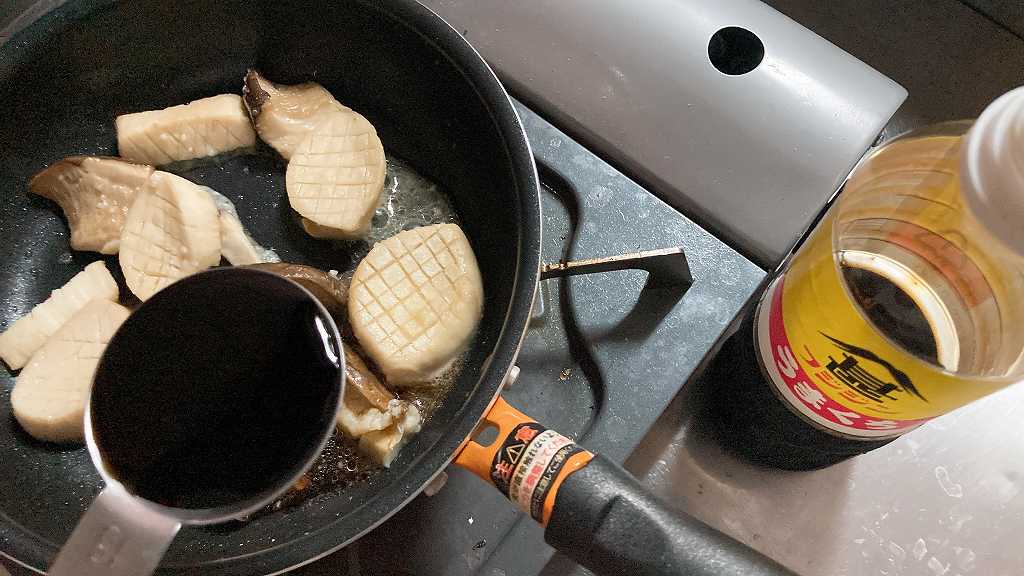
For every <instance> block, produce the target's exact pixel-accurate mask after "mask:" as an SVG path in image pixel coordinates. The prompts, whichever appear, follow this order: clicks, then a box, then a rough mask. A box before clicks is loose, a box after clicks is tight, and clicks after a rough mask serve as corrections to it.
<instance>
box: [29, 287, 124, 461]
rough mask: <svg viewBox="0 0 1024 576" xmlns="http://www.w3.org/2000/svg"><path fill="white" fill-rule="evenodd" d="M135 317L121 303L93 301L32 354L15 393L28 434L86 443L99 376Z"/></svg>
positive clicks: (55, 440)
mask: <svg viewBox="0 0 1024 576" xmlns="http://www.w3.org/2000/svg"><path fill="white" fill-rule="evenodd" d="M130 313H131V312H129V310H128V309H127V308H125V307H124V306H121V305H120V304H117V303H115V302H111V301H109V300H93V301H91V302H89V303H88V304H86V305H85V307H83V308H82V309H81V310H79V311H78V312H77V313H76V314H75V315H74V316H72V317H71V319H70V320H68V321H67V322H66V323H65V324H64V325H63V326H61V328H60V329H59V330H57V332H56V333H54V335H53V336H51V337H50V339H49V340H47V341H46V344H44V345H43V347H42V348H40V349H39V350H38V351H37V352H36V353H35V354H34V355H33V356H32V359H31V360H30V361H29V363H28V365H27V366H25V369H24V370H22V371H21V374H19V375H18V380H17V382H16V383H15V385H14V390H13V391H12V392H11V409H12V411H13V413H14V417H15V419H17V420H18V423H19V424H21V427H22V428H24V429H25V431H26V432H28V433H29V434H31V435H32V436H34V437H35V438H37V439H39V440H44V441H50V442H76V441H77V442H81V441H82V439H83V438H84V426H83V424H84V412H85V405H86V403H87V402H88V401H89V391H90V389H91V388H92V377H93V374H94V373H95V372H96V366H97V364H98V363H99V360H100V356H101V355H102V354H103V350H104V349H105V348H106V347H107V343H108V342H110V338H111V337H112V336H113V335H114V332H116V331H117V329H118V327H119V326H121V323H122V322H124V321H125V319H126V318H128V315H129V314H130Z"/></svg>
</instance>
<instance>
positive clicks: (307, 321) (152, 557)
mask: <svg viewBox="0 0 1024 576" xmlns="http://www.w3.org/2000/svg"><path fill="white" fill-rule="evenodd" d="M343 373H344V355H343V354H342V351H341V339H340V336H339V335H338V330H337V328H336V326H335V324H334V322H333V321H332V320H331V317H330V315H329V314H328V313H327V311H326V310H325V309H324V307H323V306H322V305H321V304H320V303H319V302H318V301H317V300H316V299H315V298H314V297H313V296H312V295H311V294H310V293H309V292H308V291H306V290H305V289H304V288H302V287H301V286H299V285H298V284H295V283H294V282H292V281H290V280H288V279H285V278H282V277H280V276H277V275H275V274H270V273H267V272H263V271H260V270H252V269H243V268H220V269H215V270H210V271H207V272H203V273H200V274H196V275H194V276H190V277H188V278H185V279H183V280H181V281H179V282H176V283H175V284H172V285H170V286H168V287H167V288H165V289H164V290H161V291H160V292H158V293H157V294H155V295H154V296H153V297H152V298H150V299H149V300H148V301H146V302H145V303H144V304H143V305H142V306H141V307H140V308H139V309H138V310H136V311H135V312H134V313H133V314H132V315H131V316H130V317H129V318H128V320H127V321H125V323H124V324H123V325H122V326H121V328H120V329H119V330H118V332H117V333H116V334H115V335H114V337H113V339H111V341H110V344H109V345H108V347H107V349H106V351H105V353H104V355H103V357H102V359H101V360H100V363H99V366H98V368H97V371H96V376H95V379H94V383H93V390H92V396H91V399H90V403H89V406H88V409H87V413H86V443H87V445H88V448H89V452H90V455H91V456H92V459H93V462H94V464H95V465H96V466H97V468H98V469H99V471H100V474H101V476H102V477H103V478H104V480H105V481H106V483H107V487H106V488H105V489H104V491H103V492H102V493H101V494H100V495H99V497H97V500H96V501H95V502H94V503H93V505H92V507H91V508H90V509H89V511H88V512H87V513H86V515H85V516H84V517H83V518H82V520H81V521H80V522H79V524H78V527H77V528H76V529H75V532H74V533H73V534H72V536H71V538H70V540H69V541H68V542H67V543H66V544H65V546H64V547H63V548H62V550H61V552H60V554H59V555H58V557H57V559H56V561H55V562H54V565H53V566H52V567H51V569H50V572H49V573H50V574H51V575H61V574H76V575H92V574H97V575H98V574H115V575H117V574H148V573H150V572H151V571H152V570H153V569H155V568H156V565H157V564H158V563H159V560H160V556H162V554H163V552H164V551H165V550H166V547H167V546H168V545H169V544H170V541H171V540H172V539H173V537H174V534H175V533H176V532H177V531H178V529H179V528H180V526H181V525H182V524H183V523H191V524H209V523H216V522H223V521H226V520H230V519H232V518H237V517H239V516H242V515H245V514H248V513H251V512H253V511H255V510H257V509H259V508H260V507H262V506H264V505H266V504H267V503H268V502H271V501H272V500H273V499H274V498H276V497H277V496H279V495H280V494H281V493H283V492H284V491H285V490H287V489H288V487H289V486H291V485H292V484H293V483H295V481H296V480H297V479H298V478H299V477H300V476H301V475H302V474H303V473H304V472H305V471H306V469H307V468H308V467H309V466H310V464H311V463H312V462H313V461H314V459H315V458H316V457H317V455H318V454H319V453H320V451H321V449H322V448H323V446H324V444H325V443H326V441H327V439H328V438H329V436H330V434H331V431H332V430H333V427H334V419H335V415H336V413H337V409H338V403H339V401H340V398H341V393H342V386H343V377H342V375H343Z"/></svg>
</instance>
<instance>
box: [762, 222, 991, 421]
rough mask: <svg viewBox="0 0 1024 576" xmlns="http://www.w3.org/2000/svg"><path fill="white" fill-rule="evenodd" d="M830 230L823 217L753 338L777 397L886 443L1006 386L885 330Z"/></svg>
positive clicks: (770, 299)
mask: <svg viewBox="0 0 1024 576" xmlns="http://www.w3.org/2000/svg"><path fill="white" fill-rule="evenodd" d="M831 225H832V218H830V217H826V218H825V220H824V221H823V222H822V223H821V225H820V226H819V228H818V230H816V231H815V233H814V234H813V235H812V236H811V237H810V238H809V239H808V241H807V244H805V245H804V246H803V247H802V248H801V250H800V252H799V253H798V254H797V255H796V256H795V257H794V259H793V261H792V262H791V264H790V267H789V268H788V269H787V271H786V272H785V273H784V274H783V275H782V276H780V277H779V278H777V279H776V280H775V281H774V282H773V283H772V285H771V286H770V287H769V288H768V290H767V291H766V293H765V295H764V297H763V299H762V301H761V304H760V306H759V308H758V312H757V322H756V323H755V326H756V328H755V330H756V334H755V341H756V342H757V345H758V348H759V351H760V354H761V358H762V364H763V366H764V369H765V372H766V373H767V375H768V376H769V378H770V380H771V382H772V383H773V384H774V385H775V389H776V391H777V393H778V395H779V396H781V397H782V398H784V399H785V400H787V401H788V403H789V404H790V405H791V406H792V407H793V408H794V409H796V410H797V411H798V413H800V414H801V415H803V416H804V417H805V418H806V419H808V420H810V421H811V422H813V423H814V424H816V425H818V426H820V427H823V428H826V429H829V430H832V431H835V432H839V433H840V434H842V435H846V436H852V437H861V438H886V437H893V436H898V435H900V434H903V433H905V432H907V431H909V430H911V429H913V428H915V427H917V426H919V425H920V424H922V423H924V422H925V421H927V420H929V419H930V418H933V417H935V416H939V415H941V414H944V413H946V412H948V411H950V410H953V409H955V408H957V407H959V406H962V405H964V404H967V403H968V402H971V401H972V400H975V399H977V398H980V397H982V396H985V395H987V394H989V393H991V392H994V391H995V390H998V389H999V388H1001V387H1003V386H1004V385H1006V382H993V381H985V380H977V381H972V380H969V379H965V378H964V377H962V376H958V375H955V374H951V373H949V372H946V371H944V370H943V369H942V368H941V367H940V366H937V365H935V364H932V363H930V362H928V361H926V360H923V359H921V358H918V357H916V356H914V355H912V354H910V353H909V352H907V351H906V350H905V349H903V348H902V347H900V346H898V345H897V344H895V343H894V342H892V341H891V340H889V339H888V338H887V337H886V336H884V335H882V334H881V333H879V332H878V331H877V330H876V328H875V327H874V326H873V325H872V324H871V322H870V321H868V320H867V319H865V318H864V316H863V315H862V314H861V312H860V310H859V309H858V307H857V304H856V303H855V302H854V301H853V300H852V299H851V297H850V296H849V294H848V293H847V290H846V289H845V286H844V280H843V278H842V276H841V274H840V272H839V267H838V266H837V265H836V264H835V260H834V257H833V251H832V242H831Z"/></svg>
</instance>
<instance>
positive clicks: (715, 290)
mask: <svg viewBox="0 0 1024 576" xmlns="http://www.w3.org/2000/svg"><path fill="white" fill-rule="evenodd" d="M519 113H520V115H521V117H522V119H523V123H524V125H525V127H526V131H527V133H528V134H529V137H530V143H531V145H532V146H533V151H534V155H535V156H536V158H537V163H538V168H539V170H540V175H541V181H542V183H543V193H542V208H543V213H544V240H543V255H544V260H545V261H546V262H555V261H558V260H563V259H567V258H570V259H580V258H592V257H599V256H607V255H613V254H620V253H626V252H635V251H638V250H650V249H656V248H667V247H673V246H682V247H683V248H684V249H685V251H686V254H687V258H688V261H689V266H690V270H691V273H692V275H693V283H692V284H690V285H688V286H669V287H651V286H645V283H646V279H647V273H646V272H642V271H635V270H631V271H623V272H610V273H604V274H594V275H589V276H579V277H571V278H564V279H552V280H547V281H544V282H542V283H541V286H540V294H539V295H538V299H537V304H536V307H535V310H534V318H533V322H532V324H531V326H530V331H529V333H528V334H527V336H526V340H525V342H524V345H523V349H522V351H521V353H520V355H519V361H518V366H519V367H520V368H521V373H520V376H519V378H518V380H517V381H516V382H515V383H514V384H512V385H510V386H508V387H507V388H506V390H505V391H504V392H503V394H504V396H505V398H506V399H508V400H509V402H511V403H512V404H513V405H514V406H516V407H518V408H520V409H522V410H523V411H524V412H526V413H528V414H530V415H531V416H533V417H534V418H536V419H537V420H539V421H540V422H542V423H544V424H546V425H548V426H551V427H553V428H555V429H557V430H559V431H561V432H562V433H564V434H567V435H570V436H572V437H573V438H574V439H576V440H578V441H580V443H581V444H583V445H584V446H586V447H587V448H590V449H591V450H595V451H598V452H601V453H603V454H604V455H606V456H608V457H610V458H612V459H614V460H616V461H618V462H622V461H624V460H625V459H626V457H627V456H628V455H629V454H630V453H631V452H632V451H633V449H634V448H636V446H637V443H638V442H639V441H640V439H641V438H643V436H644V434H645V433H646V432H647V430H648V429H649V428H650V426H651V424H653V423H654V421H655V420H656V419H657V418H658V416H659V415H660V414H661V412H662V411H663V410H664V408H665V406H666V405H667V404H668V403H669V401H670V400H671V399H672V398H673V397H674V396H675V395H676V393H677V392H678V390H679V389H680V388H681V387H682V386H683V385H684V384H685V383H687V382H688V381H689V380H690V379H691V377H692V376H693V375H694V373H695V372H696V371H697V370H698V367H699V366H700V365H701V363H702V361H703V360H704V358H705V357H707V356H708V355H709V351H710V350H711V349H712V347H714V346H715V344H716V342H717V341H718V340H719V339H720V337H721V336H722V335H723V332H724V331H725V330H726V329H727V327H728V326H729V324H730V323H731V322H732V320H733V318H734V317H735V316H736V314H737V313H738V312H739V310H740V309H741V307H742V306H743V304H744V303H745V302H746V301H747V299H748V298H749V297H750V296H751V295H752V294H753V293H754V290H755V289H756V287H757V285H758V284H759V283H760V282H761V280H762V279H763V278H764V275H765V273H764V271H763V270H761V269H760V268H757V267H756V266H754V265H753V264H752V263H750V262H749V261H747V260H746V259H744V258H743V257H742V256H740V255H739V254H737V253H736V252H735V251H733V250H732V249H730V248H729V247H728V246H726V245H725V244H723V243H722V242H721V241H719V240H718V239H716V238H715V237H714V236H712V235H711V234H709V233H708V232H706V231H705V230H703V229H702V228H700V227H698V226H697V225H696V224H694V223H693V222H691V221H690V220H689V219H687V218H686V217H685V216H683V215H682V214H680V213H679V212H677V211H675V210H674V209H672V208H670V207H669V206H668V205H666V204H665V203H663V202H662V201H661V200H659V199H657V198H656V197H654V196H653V195H652V194H650V193H649V192H647V191H646V190H644V189H643V188H641V187H640V186H638V185H637V184H635V183H634V182H632V181H631V180H629V179H628V178H626V177H625V176H623V175H622V174H621V173H619V172H617V171H616V170H614V169H613V168H612V167H611V166H609V165H608V164H606V163H605V162H603V161H602V160H600V159H599V158H597V157H596V156H594V155H593V154H592V153H590V152H589V151H587V150H586V149H584V148H583V147H582V146H580V145H579V144H578V143H576V142H575V141H573V140H572V139H570V138H569V137H567V136H566V135H565V134H563V133H562V132H560V131H559V130H557V129H556V128H554V127H553V126H552V125H551V124H549V123H547V122H546V121H545V120H543V119H542V118H540V117H539V116H537V115H536V114H535V113H533V112H532V111H530V110H529V109H527V108H526V107H524V106H522V105H520V106H519ZM447 474H448V477H447V481H446V482H445V484H444V485H443V486H442V487H441V488H440V490H439V491H438V492H437V493H436V494H434V495H433V496H426V495H421V496H419V497H417V498H416V499H415V500H414V501H412V502H411V503H410V504H409V505H408V506H406V507H405V508H404V509H402V510H401V511H400V512H399V513H398V514H396V515H395V516H394V517H392V518H391V519H390V520H388V521H387V522H385V523H384V524H382V525H381V526H379V527H378V528H377V529H376V530H374V531H373V532H371V533H369V534H367V535H366V536H364V537H363V538H362V539H360V540H359V541H357V542H355V543H353V544H350V545H349V546H347V547H346V548H344V549H342V550H340V551H338V552H336V553H334V554H333V555H331V556H328V557H326V558H324V559H322V560H319V561H317V562H315V563H312V564H310V565H307V566H305V567H303V568H300V569H299V570H298V571H297V572H296V573H297V574H303V575H319V574H323V575H327V574H331V575H363V574H366V575H370V574H372V575H383V574H416V575H424V574H444V575H445V576H460V575H470V574H480V575H487V576H492V575H493V576H504V575H513V574H515V575H527V574H536V573H537V572H538V571H540V569H541V568H542V567H543V566H544V564H545V563H546V562H547V561H548V559H549V558H550V557H551V555H552V550H551V549H550V548H549V547H548V546H547V545H546V544H544V541H543V530H542V529H541V528H540V527H539V526H538V525H536V524H535V523H534V522H533V521H532V520H530V519H529V518H526V517H524V516H523V515H522V514H520V513H519V512H517V511H516V509H515V508H513V507H512V506H511V505H510V504H509V503H508V502H507V501H505V500H504V499H503V497H502V496H501V495H500V494H498V492H497V491H495V490H494V489H493V488H490V487H489V486H487V485H485V484H484V483H482V482H480V481H479V480H478V479H477V478H475V477H474V476H472V475H471V474H470V473H468V472H466V471H464V470H461V469H457V468H455V467H452V468H450V469H449V470H448V471H447Z"/></svg>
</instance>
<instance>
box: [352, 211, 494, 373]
mask: <svg viewBox="0 0 1024 576" xmlns="http://www.w3.org/2000/svg"><path fill="white" fill-rule="evenodd" d="M482 308H483V285H482V282H481V280H480V270H479V269H478V268H477V263H476V257H475V256H474V255H473V249H472V248H471V247H470V245H469V240H467V239H466V235H465V234H463V232H462V229H461V228H459V227H458V226H457V225H455V224H435V225H432V226H423V227H420V228H414V229H412V230H406V231H404V232H400V233H398V234H396V235H395V236H392V237H391V238H388V239H387V240H384V241H381V242H378V243H377V244H376V245H374V247H373V248H372V249H371V250H370V253H369V254H367V255H366V258H364V259H363V261H362V262H360V263H359V266H357V267H356V271H355V274H354V276H353V278H352V286H351V288H350V292H349V301H348V312H349V321H350V322H351V324H352V330H353V332H354V333H355V335H356V338H357V339H358V340H359V343H360V344H362V346H363V349H364V350H365V351H366V353H367V354H369V356H370V357H371V358H372V359H373V360H374V361H375V362H376V363H377V365H378V366H380V369H381V370H382V371H383V372H384V376H385V378H386V380H387V382H388V384H389V385H391V386H396V385H408V384H417V383H419V384H421V383H426V382H428V381H430V380H431V379H433V378H435V377H436V376H438V375H439V374H440V372H442V371H443V370H444V369H445V368H447V367H448V365H449V364H450V363H451V361H452V360H454V359H455V356H456V355H457V354H458V353H459V352H460V351H461V350H462V349H463V347H465V345H466V344H467V343H468V341H469V339H470V337H471V336H472V335H473V332H474V331H475V330H476V326H477V323H478V322H479V320H480V315H481V311H482Z"/></svg>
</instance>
